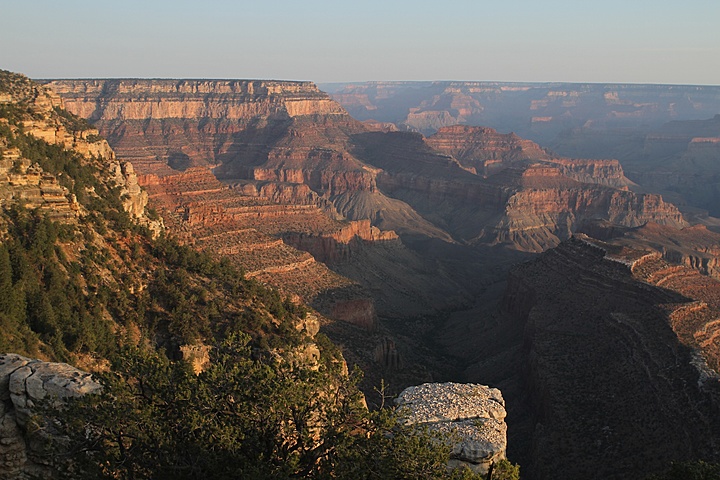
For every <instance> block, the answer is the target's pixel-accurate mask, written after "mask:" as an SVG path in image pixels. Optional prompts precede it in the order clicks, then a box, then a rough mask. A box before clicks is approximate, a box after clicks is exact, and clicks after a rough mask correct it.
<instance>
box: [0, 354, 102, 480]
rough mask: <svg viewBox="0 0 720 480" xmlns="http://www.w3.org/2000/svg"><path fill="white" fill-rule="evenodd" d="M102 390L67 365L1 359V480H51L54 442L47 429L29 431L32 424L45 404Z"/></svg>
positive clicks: (20, 358) (6, 356)
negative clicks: (39, 406)
mask: <svg viewBox="0 0 720 480" xmlns="http://www.w3.org/2000/svg"><path fill="white" fill-rule="evenodd" d="M100 388H101V387H100V384H98V383H97V382H96V381H95V380H93V378H92V376H91V375H90V374H89V373H86V372H83V371H81V370H78V369H77V368H75V367H72V366H70V365H68V364H66V363H50V362H42V361H39V360H32V359H29V358H26V357H23V356H21V355H17V354H14V353H9V354H3V355H0V478H3V479H8V480H10V479H21V478H28V476H32V477H33V478H36V477H37V478H50V476H51V475H50V472H51V471H52V465H51V462H49V461H48V456H47V455H46V453H47V452H46V451H45V450H46V449H47V448H51V447H52V444H53V439H52V438H49V437H47V435H45V434H44V432H43V430H44V429H42V428H40V429H33V428H32V427H29V426H28V421H29V420H30V418H31V417H32V416H33V415H35V414H36V413H38V412H37V407H38V405H39V404H40V402H41V401H43V400H44V401H53V402H62V401H63V400H64V399H67V398H71V397H80V396H83V395H86V394H88V393H94V392H98V391H99V390H100ZM41 437H42V438H41ZM46 437H47V438H46Z"/></svg>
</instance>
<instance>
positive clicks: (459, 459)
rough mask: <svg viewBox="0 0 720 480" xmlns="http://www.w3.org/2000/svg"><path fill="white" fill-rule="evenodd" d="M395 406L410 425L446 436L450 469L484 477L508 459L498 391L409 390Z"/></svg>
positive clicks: (435, 386) (449, 386) (442, 386)
mask: <svg viewBox="0 0 720 480" xmlns="http://www.w3.org/2000/svg"><path fill="white" fill-rule="evenodd" d="M395 403H396V405H397V407H398V409H399V410H400V413H401V415H402V416H403V417H404V421H405V422H406V424H409V425H421V426H426V427H428V428H429V429H430V431H433V432H438V433H440V434H442V435H447V441H449V442H450V443H451V445H452V451H451V453H450V463H449V467H450V468H458V467H463V466H465V467H468V468H470V469H471V470H473V471H474V472H477V473H480V474H482V475H485V474H487V473H488V470H489V469H490V468H491V465H492V464H494V463H496V462H497V461H499V460H501V459H504V458H505V450H506V448H507V438H506V433H507V426H506V425H505V421H504V420H505V415H506V412H505V400H503V397H502V393H501V392H500V390H498V389H496V388H489V387H486V386H484V385H475V384H460V383H425V384H423V385H418V386H416V387H408V388H406V389H405V390H403V391H402V393H400V395H398V397H397V398H396V399H395Z"/></svg>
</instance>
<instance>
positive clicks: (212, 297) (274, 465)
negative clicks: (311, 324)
mask: <svg viewBox="0 0 720 480" xmlns="http://www.w3.org/2000/svg"><path fill="white" fill-rule="evenodd" d="M38 88H40V87H37V86H34V85H33V84H32V83H31V82H29V81H28V80H27V79H26V78H25V77H22V76H19V75H14V74H10V73H9V72H2V71H0V94H4V93H9V94H10V95H11V96H12V97H13V99H14V100H15V101H13V102H11V103H3V104H0V153H2V152H7V151H10V150H13V151H14V150H19V151H20V152H21V154H22V157H23V158H25V159H29V160H30V161H31V162H33V163H36V164H37V165H38V166H39V168H41V169H42V171H43V172H45V173H47V174H52V175H54V176H55V178H58V179H59V182H60V183H61V184H62V185H63V186H64V187H66V188H67V189H68V191H69V192H71V193H72V194H73V195H74V196H75V198H76V199H77V204H78V205H79V207H78V211H79V213H78V215H77V216H76V217H72V218H65V219H64V220H59V221H56V220H52V219H51V218H50V217H49V216H48V215H47V214H46V212H44V211H43V210H41V209H40V208H34V207H33V205H32V204H28V205H26V202H25V201H24V200H23V198H22V196H20V197H18V198H16V197H15V196H14V195H13V194H12V189H11V184H10V183H9V181H8V182H6V183H5V184H4V185H6V187H7V188H8V190H7V191H6V192H5V193H7V195H4V196H3V197H2V200H0V205H1V206H2V208H1V210H0V225H1V226H2V234H1V236H0V327H1V328H0V351H14V352H17V353H21V354H25V355H29V356H31V357H38V356H39V357H42V358H46V359H50V360H65V361H69V362H71V363H75V364H84V365H92V364H93V362H92V361H89V360H88V359H94V360H100V361H101V363H102V362H103V361H107V362H108V363H109V364H110V368H108V369H106V371H104V372H101V373H98V374H97V375H98V378H100V380H101V382H102V383H103V385H104V388H103V391H102V394H100V395H89V396H87V397H85V398H82V399H79V400H77V401H75V402H73V403H71V404H70V405H69V407H68V409H63V410H61V411H59V412H56V413H57V414H58V416H57V423H55V424H53V426H52V427H53V428H55V429H58V430H59V432H60V433H62V434H64V435H66V436H65V437H63V438H65V439H66V440H65V441H64V442H63V444H62V448H61V450H60V451H58V452H56V454H55V455H53V459H52V461H53V462H57V461H58V460H60V463H59V464H58V469H59V470H58V474H59V475H64V476H65V477H67V478H127V479H138V478H154V479H158V478H177V479H179V478H288V477H314V478H378V479H379V478H447V477H448V476H452V477H456V478H477V477H476V476H475V475H474V474H472V473H470V472H468V471H462V472H461V471H455V472H454V473H451V474H449V473H448V472H447V470H446V463H447V459H448V455H449V448H448V447H446V446H443V445H444V444H443V443H442V442H438V441H437V438H436V437H434V436H433V435H430V434H428V433H427V432H425V431H421V430H417V429H414V428H410V427H406V426H403V425H402V424H400V423H399V422H398V419H397V417H395V416H394V415H393V414H392V413H389V412H388V411H380V412H375V413H370V412H368V411H367V409H366V408H365V407H364V404H363V402H362V395H361V393H360V392H359V390H358V389H357V388H356V382H357V379H358V376H357V374H355V375H348V374H347V373H346V372H344V371H343V367H344V362H343V360H342V356H341V355H340V353H339V350H338V349H337V348H336V347H334V346H333V345H332V344H331V343H330V342H329V341H328V340H327V339H326V338H324V337H323V336H321V335H318V336H317V337H316V338H312V337H310V335H309V334H308V332H307V331H305V330H303V329H302V325H303V317H305V316H306V313H307V312H306V309H305V307H304V306H302V305H296V304H294V303H292V302H290V301H289V300H287V299H285V300H283V299H282V298H281V297H280V295H279V294H278V293H277V292H276V291H274V290H271V289H268V288H266V287H264V286H262V285H260V284H259V283H257V282H255V281H252V280H248V279H245V278H244V276H243V273H242V272H241V271H239V270H238V269H236V268H234V267H233V266H232V265H231V264H230V263H229V262H227V261H223V260H218V259H215V258H212V257H211V256H209V255H207V254H202V253H198V252H196V251H194V250H192V249H191V248H189V247H185V246H181V245H179V244H178V243H177V242H175V241H174V240H172V238H169V237H166V236H161V237H160V238H158V239H153V238H152V236H151V235H150V232H149V231H147V230H146V229H144V228H142V227H139V226H138V225H136V224H135V223H134V222H133V221H132V220H131V219H130V217H129V216H128V215H127V213H125V212H124V211H123V208H122V199H121V198H120V194H121V193H120V192H121V189H120V187H119V186H118V185H117V184H116V182H115V180H114V179H113V176H112V175H111V174H110V173H109V172H108V171H107V169H106V168H104V161H105V159H103V158H97V157H92V156H90V157H86V156H83V155H80V154H79V153H77V152H76V151H73V150H69V149H64V148H62V147H60V146H57V145H51V144H48V143H46V142H44V141H42V140H39V139H37V138H34V137H32V136H31V135H28V134H27V133H26V132H25V128H24V126H25V122H26V121H29V120H32V121H49V120H53V119H54V120H55V121H59V122H60V123H62V124H63V125H66V126H67V128H68V129H83V128H85V126H86V125H85V124H83V123H82V122H81V121H79V120H78V119H77V118H75V117H73V116H71V115H70V114H67V113H66V112H64V111H62V110H60V109H57V108H52V109H48V108H45V109H43V108H41V107H38V105H37V104H36V103H34V102H35V99H36V98H37V97H38V95H40V94H39V93H38V92H39V90H38ZM3 119H4V120H3ZM0 158H2V157H0ZM187 344H190V345H197V344H205V345H210V346H212V347H213V348H211V350H210V352H211V353H210V356H211V362H210V364H209V367H208V368H206V369H205V370H204V371H202V372H201V373H199V374H196V373H195V372H194V371H193V370H192V369H191V367H190V365H189V363H187V362H186V361H184V360H182V358H181V354H180V351H181V350H180V347H181V346H183V345H187ZM311 345H315V346H317V347H318V349H319V351H320V358H319V359H316V358H315V357H314V356H312V355H310V356H309V357H308V356H303V355H302V352H303V351H304V350H303V348H305V347H308V346H311ZM62 460H66V462H63V461H62ZM496 478H497V477H496ZM507 478H513V477H507Z"/></svg>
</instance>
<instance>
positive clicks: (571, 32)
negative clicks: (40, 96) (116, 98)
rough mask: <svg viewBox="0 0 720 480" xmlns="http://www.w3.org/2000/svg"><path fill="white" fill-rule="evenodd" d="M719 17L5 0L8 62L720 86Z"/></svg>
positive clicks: (498, 2)
mask: <svg viewBox="0 0 720 480" xmlns="http://www.w3.org/2000/svg"><path fill="white" fill-rule="evenodd" d="M719 24H720V1H719V0H683V1H682V2H681V1H679V0H674V1H668V0H653V1H646V0H592V1H588V0H495V1H493V2H490V1H486V0H443V1H440V0H437V1H427V0H413V1H409V0H382V1H380V0H362V1H352V2H350V1H345V0H302V1H300V0H256V1H244V0H239V1H238V0H236V1H231V0H203V1H199V0H194V1H186V0H144V1H139V0H94V1H87V0H63V1H58V0H0V69H4V70H11V71H15V72H20V73H24V74H25V75H27V76H29V77H31V78H37V79H39V78H93V77H100V78H110V77H142V78H253V79H285V80H312V81H315V82H317V83H328V82H359V81H368V80H478V81H507V82H545V81H557V82H596V83H666V84H698V85H720V27H718V25H719Z"/></svg>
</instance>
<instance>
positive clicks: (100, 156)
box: [0, 72, 163, 233]
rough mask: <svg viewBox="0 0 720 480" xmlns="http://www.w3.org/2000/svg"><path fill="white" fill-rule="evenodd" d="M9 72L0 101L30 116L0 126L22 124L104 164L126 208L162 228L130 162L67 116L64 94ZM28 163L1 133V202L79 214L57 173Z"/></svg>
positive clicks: (59, 214)
mask: <svg viewBox="0 0 720 480" xmlns="http://www.w3.org/2000/svg"><path fill="white" fill-rule="evenodd" d="M6 73H7V72H6ZM8 75H10V76H11V77H12V80H10V79H9V80H8V82H9V83H8V85H7V86H6V88H8V89H9V90H8V95H7V96H6V97H3V98H0V105H7V106H8V107H9V108H10V109H11V110H10V112H12V111H13V110H12V109H13V108H17V109H21V111H24V113H26V114H27V113H29V114H30V115H29V117H30V119H28V118H27V116H26V115H22V116H20V117H18V120H17V121H15V122H10V121H8V119H6V118H3V119H0V120H2V121H1V122H0V126H4V127H5V128H7V129H9V131H10V132H12V133H13V134H14V133H16V132H18V131H19V129H20V128H21V129H22V131H23V132H24V133H26V134H29V135H31V136H33V137H35V138H37V139H39V140H42V141H45V142H47V143H49V144H51V145H58V146H60V147H62V148H63V149H66V150H72V151H73V152H76V153H79V154H80V155H82V156H84V157H85V159H86V160H87V161H89V162H97V163H103V164H104V165H107V167H108V171H109V172H112V180H113V181H114V182H115V184H116V185H117V186H118V187H120V189H121V195H122V197H123V206H124V208H125V210H126V211H127V212H128V213H130V215H131V216H132V217H133V218H134V219H135V221H137V222H138V223H140V224H142V225H145V226H147V227H148V228H150V229H151V230H152V231H154V232H155V233H159V232H160V231H162V228H163V225H162V221H161V220H158V219H155V220H151V219H149V218H148V217H147V215H146V211H145V207H146V206H147V194H146V193H145V192H143V191H142V190H141V189H140V187H139V185H138V183H137V177H136V175H135V173H134V169H133V166H132V164H130V163H129V162H120V161H118V160H117V159H116V157H115V153H114V152H113V150H112V149H111V148H110V145H109V144H108V142H107V141H106V140H104V139H103V138H101V137H100V136H98V130H97V129H95V128H92V127H91V126H90V125H89V124H87V123H86V122H81V123H80V122H79V119H77V118H72V116H68V115H67V113H66V112H65V111H64V110H63V107H64V104H63V101H62V99H61V98H60V97H59V96H58V95H57V94H56V93H55V92H53V91H52V90H50V89H47V88H43V87H41V86H39V85H37V84H34V83H32V82H29V81H28V80H27V79H26V78H24V77H22V76H21V75H14V74H9V73H8ZM11 116H12V114H11ZM31 163H32V162H31V161H30V160H28V159H26V158H22V156H21V152H20V150H19V149H17V148H9V147H8V146H7V145H6V142H5V139H4V138H3V139H0V185H1V186H0V190H2V192H3V193H2V195H3V197H4V200H5V202H9V201H21V202H23V203H25V204H26V205H28V206H30V207H31V208H32V207H38V208H40V209H41V210H43V211H45V212H47V213H48V214H49V215H50V217H51V218H53V219H69V218H72V217H77V216H78V215H79V214H81V213H82V212H79V209H80V207H79V205H78V204H77V201H76V199H75V198H74V196H73V195H70V193H69V191H68V190H67V188H65V187H64V186H62V185H60V184H59V182H58V179H57V178H56V177H54V176H53V175H49V174H47V173H45V172H43V171H42V168H40V167H39V166H38V165H37V164H31ZM91 193H92V192H91Z"/></svg>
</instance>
